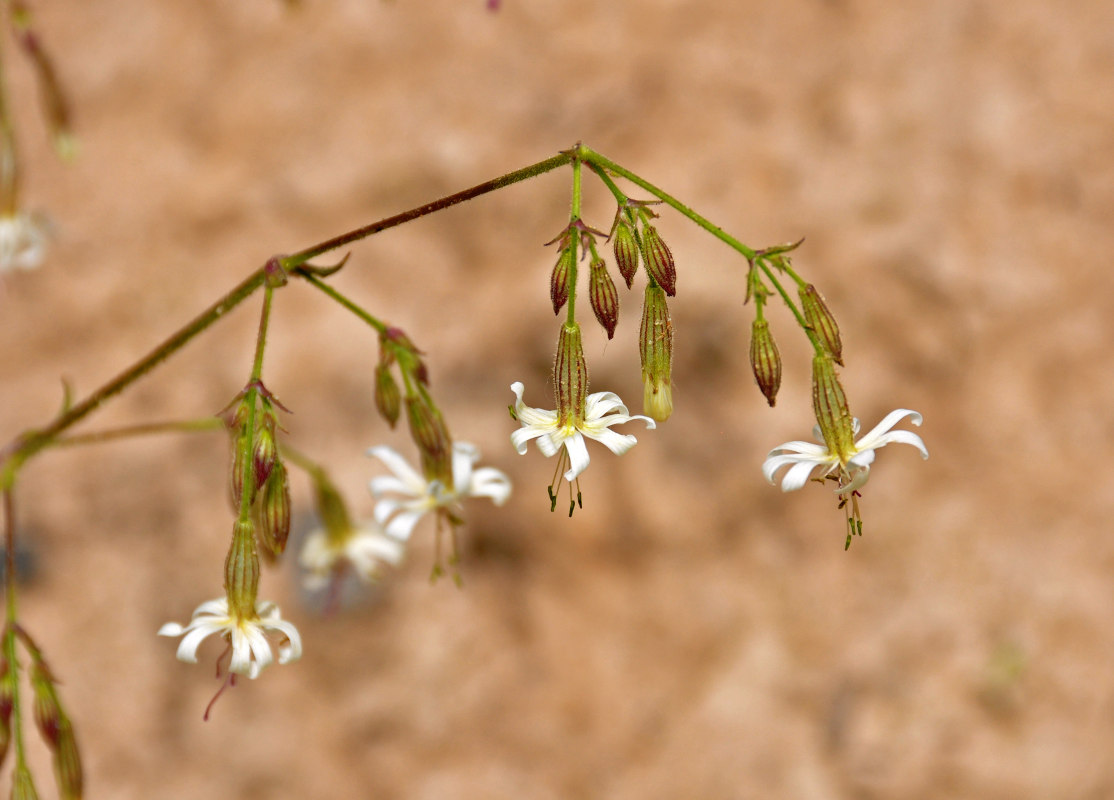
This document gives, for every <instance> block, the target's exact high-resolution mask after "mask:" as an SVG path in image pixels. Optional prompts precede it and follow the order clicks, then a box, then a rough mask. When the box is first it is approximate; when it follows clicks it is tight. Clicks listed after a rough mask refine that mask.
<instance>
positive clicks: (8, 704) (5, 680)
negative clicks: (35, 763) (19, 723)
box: [0, 656, 16, 766]
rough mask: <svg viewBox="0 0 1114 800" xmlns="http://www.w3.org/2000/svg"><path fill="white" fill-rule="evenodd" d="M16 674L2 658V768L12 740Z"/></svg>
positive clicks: (0, 733)
mask: <svg viewBox="0 0 1114 800" xmlns="http://www.w3.org/2000/svg"><path fill="white" fill-rule="evenodd" d="M15 680H16V676H15V673H14V672H13V671H12V669H11V665H10V664H9V663H8V659H6V658H4V657H3V656H0V766H2V765H3V764H4V759H5V757H6V756H7V755H8V745H9V744H11V740H12V709H13V708H14V707H15V687H14V684H15Z"/></svg>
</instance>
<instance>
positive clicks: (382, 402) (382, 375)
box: [375, 362, 402, 428]
mask: <svg viewBox="0 0 1114 800" xmlns="http://www.w3.org/2000/svg"><path fill="white" fill-rule="evenodd" d="M375 408H376V409H378V411H379V416H381V417H382V418H383V419H385V420H386V421H387V424H388V425H390V426H391V427H392V428H393V427H394V426H395V423H396V422H398V415H399V411H400V410H401V408H402V396H401V395H400V394H399V390H398V384H397V383H396V382H395V378H394V375H392V374H391V367H390V365H388V364H384V363H383V362H380V363H379V364H378V365H377V366H376V367H375Z"/></svg>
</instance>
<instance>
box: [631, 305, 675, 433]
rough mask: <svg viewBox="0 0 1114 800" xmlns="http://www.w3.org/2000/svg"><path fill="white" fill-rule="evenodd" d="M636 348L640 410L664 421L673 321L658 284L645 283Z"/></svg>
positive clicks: (669, 405) (669, 399) (669, 396)
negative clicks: (639, 368)
mask: <svg viewBox="0 0 1114 800" xmlns="http://www.w3.org/2000/svg"><path fill="white" fill-rule="evenodd" d="M638 350H639V355H640V356H641V359H642V390H643V391H642V411H643V413H645V414H646V416H648V417H651V418H652V419H656V420H657V421H658V422H664V421H665V420H667V419H669V415H670V414H672V413H673V322H672V320H670V318H669V304H668V302H667V301H666V299H665V289H664V288H663V287H661V286H650V285H647V286H646V295H645V300H644V301H643V304H642V326H641V328H640V329H639V332H638Z"/></svg>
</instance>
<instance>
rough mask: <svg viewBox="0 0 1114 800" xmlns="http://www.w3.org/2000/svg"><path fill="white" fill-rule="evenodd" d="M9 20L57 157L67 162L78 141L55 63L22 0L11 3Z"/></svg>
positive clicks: (73, 152)
mask: <svg viewBox="0 0 1114 800" xmlns="http://www.w3.org/2000/svg"><path fill="white" fill-rule="evenodd" d="M12 23H13V25H14V28H15V33H16V39H17V40H18V42H19V44H20V47H21V48H22V49H23V52H24V53H25V54H26V55H27V57H28V59H30V61H31V63H32V65H33V66H34V69H35V76H36V78H37V79H38V84H39V93H40V95H41V96H42V100H43V110H44V113H45V116H46V122H47V128H48V129H49V131H50V135H51V138H52V139H53V141H54V146H55V148H56V150H57V152H58V156H59V157H60V158H62V159H63V160H67V161H68V160H70V159H72V158H73V157H74V155H75V154H76V150H77V143H76V140H75V139H74V137H73V127H72V125H71V123H70V109H69V104H68V103H67V102H66V98H65V96H64V94H63V93H62V88H61V85H60V84H59V81H58V76H57V74H56V73H55V71H54V65H53V63H52V62H51V60H50V58H49V56H47V54H46V52H45V51H44V50H43V47H42V43H41V42H40V41H39V37H38V34H37V33H36V31H35V29H34V28H33V22H32V19H31V14H30V12H29V11H28V9H27V7H26V6H25V5H24V4H23V3H21V2H13V3H12Z"/></svg>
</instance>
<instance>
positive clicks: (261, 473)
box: [252, 417, 278, 487]
mask: <svg viewBox="0 0 1114 800" xmlns="http://www.w3.org/2000/svg"><path fill="white" fill-rule="evenodd" d="M265 420H269V421H264V423H263V425H261V426H260V427H259V431H258V432H257V433H256V435H255V447H254V448H253V449H252V467H253V468H254V469H255V485H256V486H257V487H258V486H262V485H263V484H265V483H266V482H267V478H269V477H270V476H271V470H273V469H274V468H275V461H276V460H277V459H278V444H277V443H276V442H275V427H274V425H275V423H274V418H273V417H269V418H265Z"/></svg>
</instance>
